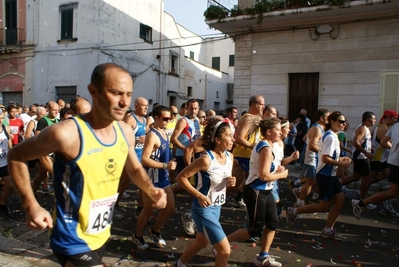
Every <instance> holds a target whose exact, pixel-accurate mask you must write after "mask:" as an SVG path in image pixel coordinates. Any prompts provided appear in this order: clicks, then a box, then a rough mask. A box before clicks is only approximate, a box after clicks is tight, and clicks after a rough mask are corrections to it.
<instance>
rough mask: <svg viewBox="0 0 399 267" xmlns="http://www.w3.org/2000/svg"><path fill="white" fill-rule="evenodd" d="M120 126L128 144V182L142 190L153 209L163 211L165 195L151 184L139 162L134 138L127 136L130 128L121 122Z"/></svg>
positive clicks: (130, 135) (126, 165) (126, 166)
mask: <svg viewBox="0 0 399 267" xmlns="http://www.w3.org/2000/svg"><path fill="white" fill-rule="evenodd" d="M121 126H122V128H123V131H124V133H125V136H126V139H127V141H128V144H129V151H128V156H127V159H126V164H125V168H126V172H127V173H128V175H129V178H130V180H131V181H132V182H133V183H135V184H136V185H137V186H138V187H139V188H140V189H141V190H143V191H144V192H145V193H146V194H147V195H148V196H149V197H150V198H151V199H152V200H153V201H154V202H155V203H154V204H153V207H156V208H160V209H163V208H165V206H166V193H165V191H164V190H163V189H160V188H156V187H155V186H154V184H153V183H152V181H151V179H150V177H148V174H147V172H146V171H145V170H144V168H143V166H142V165H141V163H140V162H139V160H138V158H137V155H136V152H135V150H134V144H135V137H134V135H132V134H127V133H129V131H131V128H130V126H129V125H127V124H126V123H123V122H121Z"/></svg>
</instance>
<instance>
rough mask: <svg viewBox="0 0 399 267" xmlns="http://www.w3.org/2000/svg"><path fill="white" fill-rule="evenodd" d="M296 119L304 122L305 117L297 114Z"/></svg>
mask: <svg viewBox="0 0 399 267" xmlns="http://www.w3.org/2000/svg"><path fill="white" fill-rule="evenodd" d="M296 118H300V119H301V122H302V121H306V116H305V115H304V114H298V116H296Z"/></svg>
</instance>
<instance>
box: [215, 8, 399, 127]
mask: <svg viewBox="0 0 399 267" xmlns="http://www.w3.org/2000/svg"><path fill="white" fill-rule="evenodd" d="M239 2H240V1H239ZM244 2H245V1H244ZM247 2H248V1H246V2H245V3H246V4H248V3H247ZM348 5H351V7H347V8H342V7H330V6H321V7H320V6H318V7H311V8H309V7H308V8H300V9H295V10H282V11H275V12H270V13H267V14H264V18H263V21H262V22H261V23H260V24H257V23H256V21H257V18H256V17H252V18H251V16H248V15H242V16H239V17H231V18H226V19H224V20H223V21H222V22H223V23H219V22H218V21H216V20H214V21H208V22H207V23H208V24H209V25H210V26H212V27H214V28H216V29H218V30H220V31H222V32H230V33H231V32H234V34H232V36H233V37H234V40H235V47H236V51H235V60H236V61H235V79H234V88H235V89H234V105H235V106H237V107H239V108H240V109H241V111H242V110H245V109H246V108H247V106H248V104H247V102H248V97H249V96H250V95H252V94H261V95H263V96H264V97H265V100H266V103H267V104H273V105H275V106H276V108H277V109H278V110H279V112H280V114H281V115H284V116H288V117H289V118H290V119H293V117H294V116H295V115H296V114H298V113H299V111H300V109H301V108H306V109H307V110H308V111H309V115H308V117H310V118H311V119H313V120H314V112H315V111H316V110H317V109H318V108H327V109H329V110H330V111H334V110H339V111H341V112H342V113H343V114H345V116H346V117H347V119H349V122H350V123H351V125H352V127H351V128H352V130H353V129H354V128H355V127H356V126H357V125H358V124H360V123H361V115H362V113H363V112H364V111H368V110H370V111H373V112H374V113H375V114H376V117H377V118H378V119H379V117H380V116H381V114H382V112H383V110H385V109H395V110H399V52H398V51H399V27H398V25H399V2H398V1H392V2H387V3H383V1H374V4H373V5H367V3H366V2H365V1H352V2H350V3H349V4H348ZM323 8H324V10H323Z"/></svg>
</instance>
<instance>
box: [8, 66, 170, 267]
mask: <svg viewBox="0 0 399 267" xmlns="http://www.w3.org/2000/svg"><path fill="white" fill-rule="evenodd" d="M88 90H89V92H90V94H91V96H92V102H93V103H92V104H93V105H92V109H91V111H90V112H89V113H87V114H84V115H80V116H77V117H73V118H72V119H68V120H66V121H63V122H61V123H56V124H53V125H51V126H48V127H46V128H45V129H44V130H43V131H41V133H40V134H39V135H37V136H34V137H32V138H29V139H27V140H26V141H24V142H22V143H21V144H19V145H18V146H16V147H14V149H13V150H10V154H9V157H8V164H9V170H10V174H11V176H12V177H13V179H14V184H15V187H16V190H17V191H18V194H19V196H20V197H21V202H22V206H23V207H24V209H25V212H26V224H27V225H28V226H30V227H32V228H33V229H38V230H43V229H45V228H49V229H52V234H51V236H50V247H51V249H52V250H53V252H54V255H55V256H56V257H57V259H58V260H59V262H60V263H61V265H62V266H83V267H85V266H91V267H93V266H96V267H100V266H103V263H102V256H103V254H104V250H105V246H106V243H107V241H108V240H109V238H110V235H111V232H110V226H111V223H112V213H113V207H114V204H115V201H116V198H117V196H118V194H117V189H118V184H119V180H120V176H121V174H122V170H123V169H124V168H125V169H126V172H127V173H128V175H129V178H130V179H131V180H132V181H133V182H134V183H135V184H136V185H137V186H138V187H139V188H140V189H142V190H143V191H144V192H145V193H146V194H147V195H148V196H150V198H151V200H152V201H153V202H154V204H153V206H154V207H156V208H160V209H163V208H165V206H166V202H167V199H166V194H165V191H164V190H163V189H159V188H156V187H155V186H154V185H153V184H152V182H151V180H150V178H149V177H148V175H147V173H146V171H145V170H144V168H143V167H142V166H141V164H140V162H139V161H138V159H137V155H136V152H135V150H134V147H135V138H134V136H133V135H132V134H131V131H132V130H131V127H130V126H129V125H127V124H126V123H124V122H123V121H122V120H123V118H124V115H125V113H126V110H127V109H128V108H129V106H130V103H131V95H132V93H133V81H132V78H131V76H130V74H129V71H127V70H126V69H124V68H123V67H120V66H118V65H116V64H113V63H105V64H100V65H98V66H97V67H96V68H95V69H94V71H93V74H92V76H91V83H90V84H89V86H88ZM50 153H54V154H55V162H54V192H55V198H56V207H55V210H56V212H55V214H54V218H55V221H54V222H53V218H52V217H51V215H50V214H49V212H48V211H46V210H45V209H43V208H42V207H41V206H40V205H39V203H38V202H37V200H36V198H35V196H34V194H33V191H32V188H31V186H30V177H29V172H28V167H27V166H26V164H25V162H27V161H28V160H32V159H35V158H39V157H42V156H44V155H48V154H50Z"/></svg>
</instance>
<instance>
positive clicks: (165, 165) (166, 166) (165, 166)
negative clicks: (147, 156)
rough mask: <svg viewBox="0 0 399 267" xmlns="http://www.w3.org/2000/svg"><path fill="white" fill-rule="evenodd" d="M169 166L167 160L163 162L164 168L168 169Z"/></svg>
mask: <svg viewBox="0 0 399 267" xmlns="http://www.w3.org/2000/svg"><path fill="white" fill-rule="evenodd" d="M167 168H168V164H167V163H166V162H164V163H163V169H164V170H166V169H167Z"/></svg>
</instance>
